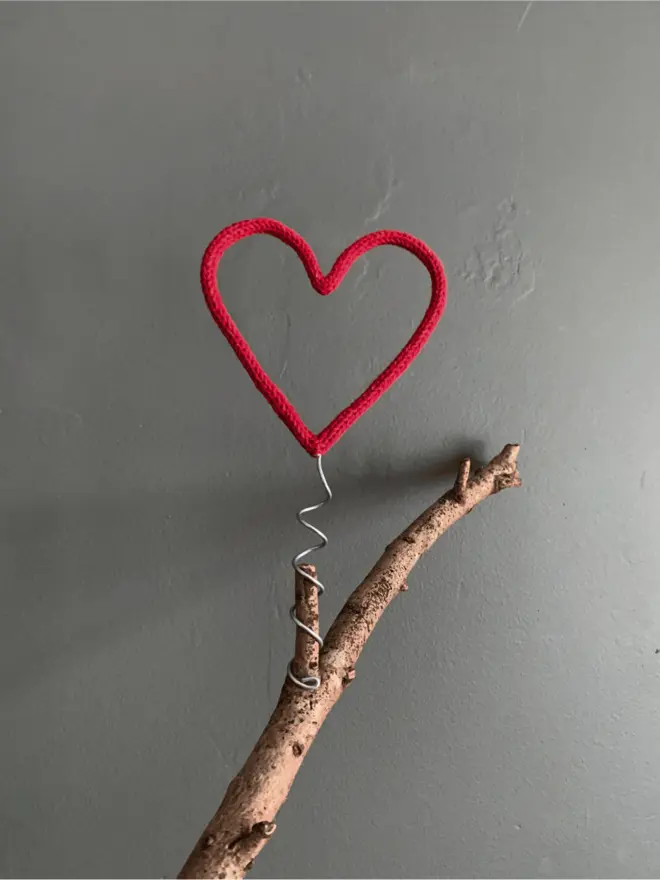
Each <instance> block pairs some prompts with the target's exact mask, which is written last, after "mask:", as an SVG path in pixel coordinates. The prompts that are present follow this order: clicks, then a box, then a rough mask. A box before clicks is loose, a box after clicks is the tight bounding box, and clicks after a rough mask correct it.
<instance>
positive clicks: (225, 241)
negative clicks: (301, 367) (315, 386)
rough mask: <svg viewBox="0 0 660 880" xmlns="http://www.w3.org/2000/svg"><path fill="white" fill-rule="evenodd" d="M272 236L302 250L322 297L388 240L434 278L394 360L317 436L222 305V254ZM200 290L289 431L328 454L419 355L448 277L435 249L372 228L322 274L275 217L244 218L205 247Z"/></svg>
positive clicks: (439, 312) (312, 448)
mask: <svg viewBox="0 0 660 880" xmlns="http://www.w3.org/2000/svg"><path fill="white" fill-rule="evenodd" d="M258 234H262V235H272V236H273V237H274V238H278V239H279V240H280V241H283V242H284V243H285V244H288V245H289V247H291V248H293V250H294V251H295V252H296V253H297V254H298V256H299V257H300V260H301V261H302V264H303V266H304V267H305V271H306V272H307V275H308V277H309V280H310V281H311V284H312V287H313V288H314V290H315V291H316V292H317V293H320V294H321V296H328V294H330V293H332V292H333V290H335V289H336V288H337V287H338V286H339V284H340V283H341V281H342V280H343V278H344V276H345V275H346V273H347V272H348V270H349V269H350V268H351V266H352V265H353V263H354V262H355V260H357V258H358V257H359V256H361V255H362V254H364V253H366V252H367V251H370V250H372V249H373V248H375V247H380V245H384V244H390V245H394V246H395V247H400V248H403V249H404V250H406V251H410V253H411V254H414V255H415V256H416V257H417V259H418V260H420V261H421V262H422V263H423V264H424V266H426V269H427V270H428V273H429V275H430V276H431V302H430V303H429V306H428V308H427V309H426V312H425V313H424V317H423V318H422V320H421V322H420V324H419V326H418V327H417V329H416V330H415V332H414V333H413V335H412V336H411V337H410V339H409V340H408V342H407V343H406V344H405V345H404V347H403V348H402V349H401V351H400V352H399V354H398V355H397V356H396V357H395V358H394V360H393V361H392V362H391V363H390V364H389V365H388V366H387V367H385V369H384V370H383V372H382V373H381V374H380V375H379V376H377V377H376V378H375V379H374V381H373V382H372V383H371V385H369V387H368V388H367V389H366V391H363V392H362V394H361V395H360V396H359V397H358V398H356V399H355V400H354V401H353V403H351V404H350V405H349V406H347V407H346V409H344V410H342V411H341V412H340V413H339V415H338V416H336V417H335V418H334V419H333V420H332V421H331V422H330V424H329V425H328V426H327V427H326V428H324V429H323V430H322V431H321V433H320V434H314V433H312V431H310V430H309V428H308V427H307V425H306V424H305V423H304V422H303V420H302V419H301V418H300V416H299V415H298V413H297V412H296V410H295V407H294V406H293V404H291V402H290V401H289V400H288V399H287V398H286V397H285V395H284V394H283V393H282V391H281V390H280V389H279V388H278V387H277V385H276V384H275V383H274V382H273V380H272V379H271V378H270V377H269V376H268V375H267V374H266V373H265V371H264V370H263V368H262V366H261V364H260V363H259V361H258V360H257V359H256V357H255V356H254V353H253V352H252V349H251V348H250V346H249V345H248V344H247V342H246V341H245V339H244V338H243V335H242V334H241V332H240V330H239V329H238V327H237V326H236V324H235V323H234V321H233V320H232V318H231V316H230V314H229V312H228V311H227V308H226V306H225V304H224V301H223V299H222V296H221V295H220V291H219V289H218V284H217V280H216V275H217V269H218V264H219V262H220V260H221V258H222V255H223V254H224V252H225V251H226V250H228V249H229V248H230V247H231V246H232V245H233V244H236V242H237V241H240V240H241V239H242V238H247V237H248V236H250V235H258ZM201 280H202V289H203V291H204V297H205V299H206V304H207V305H208V307H209V309H210V311H211V314H212V315H213V318H214V319H215V322H216V324H217V325H218V327H219V328H220V330H222V333H223V334H224V336H225V338H226V339H227V341H228V342H229V344H230V345H231V347H232V348H233V349H234V351H235V352H236V354H237V356H238V359H239V360H240V362H241V363H242V364H243V366H244V367H245V369H246V370H247V372H248V374H249V375H250V378H251V379H252V381H253V382H254V384H255V385H256V386H257V388H258V389H259V391H261V393H262V394H263V396H264V397H265V398H266V400H267V401H268V403H269V404H270V405H271V406H272V408H273V409H274V410H275V412H276V413H277V415H278V416H279V417H280V419H282V421H283V422H284V424H285V425H286V426H287V428H288V429H289V430H290V431H291V433H292V434H293V436H294V437H295V438H296V440H297V441H298V443H300V445H301V446H302V447H303V449H306V450H307V452H309V454H310V455H324V454H325V453H326V452H327V451H328V450H329V449H330V448H331V447H332V446H334V444H335V443H336V442H337V440H339V438H340V437H341V436H342V434H343V433H344V431H346V430H348V428H350V427H351V425H352V424H353V423H354V422H355V421H357V419H359V418H360V416H361V415H363V414H364V413H365V412H366V411H367V410H368V409H369V407H371V406H372V405H373V404H374V403H375V402H376V401H377V400H378V398H379V397H380V396H381V394H383V393H384V392H385V391H387V389H388V388H389V387H390V386H391V385H392V384H393V383H394V382H396V380H397V379H398V378H399V376H400V375H401V374H402V373H403V372H404V370H406V369H407V368H408V367H409V366H410V364H411V363H412V362H413V361H414V359H415V358H416V357H417V355H418V354H419V353H420V351H421V350H422V348H423V347H424V345H425V344H426V343H427V342H428V339H429V337H430V335H431V333H432V332H433V330H434V329H435V326H436V324H437V323H438V321H439V320H440V318H441V316H442V313H443V311H444V308H445V301H446V293H447V281H446V278H445V272H444V269H443V267H442V263H441V262H440V260H439V259H438V257H437V256H436V255H435V254H434V253H433V251H432V250H431V249H430V248H429V247H428V246H427V245H425V244H424V242H422V241H420V240H419V239H417V238H414V236H412V235H408V234H407V233H405V232H398V231H396V230H382V231H380V232H371V233H370V234H369V235H365V236H363V237H362V238H359V239H358V240H357V241H354V242H353V244H351V245H349V246H348V247H347V248H346V250H345V251H344V252H343V253H341V254H340V255H339V256H338V257H337V259H336V261H335V264H334V266H333V267H332V269H331V270H330V272H329V273H328V274H327V275H324V274H323V273H322V272H321V269H320V267H319V264H318V261H317V259H316V256H315V254H314V251H313V250H312V249H311V247H310V246H309V245H308V244H307V242H306V241H305V239H304V238H302V237H301V236H300V235H298V233H297V232H294V230H293V229H289V227H288V226H285V225H284V224H283V223H280V222H279V221H277V220H270V219H268V218H265V217H261V218H257V219H254V220H241V221H239V222H238V223H233V224H232V225H231V226H227V227H226V228H225V229H223V230H222V232H219V233H218V235H216V237H215V238H214V239H213V241H212V242H211V243H210V245H209V246H208V247H207V249H206V251H205V253H204V258H203V259H202V268H201Z"/></svg>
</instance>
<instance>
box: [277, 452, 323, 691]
mask: <svg viewBox="0 0 660 880" xmlns="http://www.w3.org/2000/svg"><path fill="white" fill-rule="evenodd" d="M321 459H322V456H321V455H317V456H316V467H317V470H318V472H319V477H320V479H321V483H322V484H323V488H324V489H325V498H324V499H323V501H321V502H319V503H318V504H314V505H312V506H311V507H303V508H302V510H299V511H298V513H297V514H296V517H297V519H298V522H299V523H300V525H301V526H304V527H305V528H306V529H309V531H310V532H314V534H315V535H317V536H318V537H319V538H320V543H318V544H314V546H313V547H308V548H307V549H306V550H302V551H301V552H300V553H297V554H296V555H295V556H294V557H293V559H292V560H291V565H292V566H293V568H294V570H295V571H296V572H297V573H298V574H299V575H300V576H301V577H302V578H304V579H305V580H306V581H309V583H310V584H314V586H315V587H316V589H317V591H318V594H319V596H322V595H323V593H324V592H325V587H324V586H323V584H322V583H321V581H320V580H318V578H315V577H314V576H313V575H311V574H309V572H307V571H305V569H304V568H302V566H301V564H300V563H301V561H302V560H303V559H304V558H305V557H306V556H309V554H310V553H314V552H316V551H317V550H323V548H324V547H327V545H328V539H327V537H326V536H325V535H324V534H323V532H322V531H321V530H320V529H317V528H316V526H313V525H312V524H311V523H310V522H307V520H306V519H304V515H305V514H306V513H312V512H313V511H315V510H320V509H321V508H322V507H325V505H326V504H328V502H330V501H332V490H331V489H330V486H329V485H328V481H327V480H326V478H325V474H324V473H323V463H322V460H321ZM289 614H290V616H291V620H292V621H293V622H294V624H295V625H296V626H297V627H298V629H300V630H302V631H303V632H305V633H307V635H308V636H309V637H310V638H312V639H314V641H315V642H316V643H317V644H318V646H319V648H322V647H323V639H322V638H321V636H320V635H319V634H318V633H317V632H314V630H313V629H310V627H308V626H306V625H305V624H304V623H303V622H302V621H301V620H299V618H298V616H297V614H296V606H295V605H292V606H291V609H290V611H289ZM291 662H293V661H291ZM287 675H288V677H289V678H290V679H291V681H292V682H293V683H294V684H296V685H298V687H301V688H303V689H304V690H306V691H315V690H316V689H317V687H318V686H319V685H320V684H321V679H320V678H319V677H318V675H303V676H302V677H301V678H298V677H297V676H296V675H295V673H294V672H293V670H292V668H291V663H289V666H288V669H287Z"/></svg>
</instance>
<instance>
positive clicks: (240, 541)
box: [0, 438, 485, 689]
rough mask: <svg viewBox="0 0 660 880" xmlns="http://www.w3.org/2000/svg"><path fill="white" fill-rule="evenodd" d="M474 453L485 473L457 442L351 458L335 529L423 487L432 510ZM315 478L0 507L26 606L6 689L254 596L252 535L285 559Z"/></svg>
mask: <svg viewBox="0 0 660 880" xmlns="http://www.w3.org/2000/svg"><path fill="white" fill-rule="evenodd" d="M465 455H470V456H471V457H472V458H473V462H474V465H475V466H476V465H477V464H480V463H482V462H483V461H484V460H485V457H484V449H483V447H482V446H481V445H480V444H474V443H473V444H470V442H469V441H467V440H464V439H462V438H457V439H455V440H453V441H449V442H448V443H447V445H446V446H445V450H444V453H443V455H442V457H441V458H440V457H439V456H429V457H428V458H427V459H426V460H423V461H421V462H420V461H419V460H416V461H415V464H414V466H412V467H411V466H410V463H409V460H408V459H405V458H402V459H401V460H399V461H398V462H397V461H393V460H392V458H391V454H390V453H388V457H385V456H383V457H382V458H378V456H374V457H372V458H371V459H370V460H369V463H368V470H366V471H365V469H364V466H363V465H361V464H360V465H355V466H354V467H353V468H351V465H350V463H347V465H348V466H347V467H346V468H343V470H342V471H341V472H340V473H332V469H330V473H329V478H330V480H331V483H332V487H333V491H334V492H335V494H336V496H337V498H341V500H342V505H341V509H338V507H337V506H336V505H335V507H334V509H332V508H328V511H327V514H326V513H325V512H324V516H325V517H326V518H325V523H326V524H327V526H328V529H329V530H333V529H334V530H335V532H339V531H340V530H341V529H342V528H343V529H350V528H354V527H356V526H357V525H358V523H360V522H361V521H363V520H364V518H365V515H367V516H369V517H371V518H373V517H377V516H378V515H379V512H381V513H382V512H383V510H384V509H389V508H390V505H391V503H392V502H393V501H394V500H397V501H400V499H401V496H402V494H403V493H407V494H408V499H410V493H411V492H412V493H414V494H415V496H417V494H418V490H423V497H420V499H419V501H417V497H415V504H416V506H415V508H414V510H413V515H417V514H418V513H421V512H422V510H423V509H424V507H425V506H427V505H428V504H430V503H432V502H433V501H434V500H435V498H437V497H438V496H439V495H440V494H441V493H442V492H443V491H444V490H445V487H446V484H447V483H448V482H449V483H451V481H452V480H453V478H454V476H455V473H456V466H457V464H458V462H459V461H460V459H461V458H463V457H464V456H465ZM352 471H353V472H352ZM308 476H309V475H308V474H307V472H305V479H304V480H296V481H295V482H293V481H291V480H290V479H288V480H287V478H286V475H282V476H281V477H279V476H278V475H276V474H275V475H273V476H272V477H269V479H268V482H267V484H266V483H264V482H263V481H259V480H258V479H254V480H251V481H250V483H249V484H248V485H237V484H236V482H233V483H231V482H228V483H224V484H223V485H221V486H215V487H213V486H210V487H208V488H198V489H194V490H187V491H181V490H173V491H171V492H168V491H166V490H164V491H162V492H141V493H140V492H138V493H135V494H132V495H129V494H126V495H123V496H118V497H108V496H106V497H98V496H94V497H92V498H84V497H83V498H74V499H65V500H62V499H61V498H58V499H56V500H51V501H47V502H43V503H42V504H41V505H38V504H31V505H30V506H29V507H25V508H22V509H21V508H17V507H16V506H12V507H0V553H2V556H3V565H4V568H5V571H6V573H7V574H6V579H5V583H4V585H3V586H4V594H5V597H4V602H5V603H6V606H7V607H18V605H19V602H20V605H21V607H23V608H24V609H25V611H24V616H23V618H22V623H21V624H20V625H19V627H18V630H17V628H16V620H14V623H13V624H12V626H13V629H12V632H11V633H7V634H6V636H5V638H8V639H10V640H11V642H12V643H13V650H12V658H13V662H12V665H11V668H9V667H8V666H7V665H5V666H4V668H3V669H2V670H1V671H0V687H2V688H3V689H10V688H11V689H14V688H19V689H20V688H21V687H23V686H24V685H25V683H26V682H33V683H35V682H38V681H40V680H41V679H42V678H44V677H45V676H47V675H49V674H50V673H51V672H52V671H53V670H54V669H56V668H58V667H59V666H61V665H64V664H68V663H71V662H75V661H76V660H84V657H86V656H88V655H89V652H90V651H93V650H95V649H96V648H97V647H98V645H99V644H101V643H104V642H105V643H108V642H113V641H115V640H120V639H122V638H126V636H127V634H128V633H131V632H134V631H136V630H140V629H141V628H142V627H144V626H146V625H148V623H149V621H153V620H154V615H155V616H156V617H158V618H161V617H169V616H171V615H172V614H175V613H176V611H177V609H178V608H179V607H180V606H183V605H185V604H186V603H189V602H191V601H193V602H194V601H196V600H199V598H200V597H201V596H203V595H204V594H206V593H209V592H211V591H214V592H216V591H218V590H223V591H225V592H227V591H228V592H231V593H233V592H234V591H238V590H240V591H245V590H248V589H250V585H249V583H248V584H246V583H245V580H246V576H245V573H246V572H247V571H250V570H251V568H252V567H253V558H254V553H255V549H254V546H253V543H252V542H250V541H248V540H247V538H246V536H248V535H254V534H258V535H259V536H260V537H259V551H258V552H259V554H260V556H261V555H262V556H263V558H264V559H268V558H269V557H270V556H272V557H273V558H275V559H278V560H279V559H281V553H282V543H283V540H282V539H283V535H284V534H285V530H287V529H289V528H290V529H292V530H293V529H295V528H296V524H295V518H294V511H296V510H297V509H298V508H299V507H300V505H301V501H302V502H304V501H305V500H308V499H310V493H312V494H311V498H313V497H314V495H313V493H314V492H316V491H317V488H318V487H317V486H316V485H315V484H311V485H310V483H309V479H308ZM280 480H281V482H278V481H280ZM333 518H334V520H335V521H334V524H333ZM405 525H407V523H406V521H405V519H404V520H403V521H402V522H401V528H404V527H405ZM396 528H398V526H397V527H396ZM391 537H395V535H394V534H392V536H391ZM375 549H377V548H375ZM377 555H378V554H377V553H376V552H375V551H374V560H375V558H376V556H377ZM365 573H366V572H365ZM26 594H27V595H26ZM21 626H24V631H23V632H21V631H20V629H21ZM218 626H219V629H221V627H222V621H219V624H218Z"/></svg>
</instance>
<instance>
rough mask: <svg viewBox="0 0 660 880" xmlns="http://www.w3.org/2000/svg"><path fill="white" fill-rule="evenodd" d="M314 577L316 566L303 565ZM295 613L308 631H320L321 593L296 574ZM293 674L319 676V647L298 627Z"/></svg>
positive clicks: (305, 676) (301, 676)
mask: <svg viewBox="0 0 660 880" xmlns="http://www.w3.org/2000/svg"><path fill="white" fill-rule="evenodd" d="M300 568H301V569H303V571H306V572H307V573H308V574H310V575H311V576H312V577H316V566H315V565H301V566H300ZM295 611H296V617H297V618H298V620H299V621H300V622H301V623H302V624H304V625H305V626H306V627H307V628H308V629H311V630H312V631H313V632H315V633H318V631H319V592H318V590H317V589H316V587H315V585H314V584H313V583H312V582H311V581H308V580H307V578H304V577H303V576H302V575H301V574H299V573H298V572H296V579H295ZM292 669H293V674H294V675H295V676H296V677H297V678H299V679H303V680H304V679H305V678H308V677H310V676H316V675H318V674H319V645H318V642H317V641H316V640H315V639H313V638H312V637H311V636H310V635H309V634H308V633H306V632H305V630H304V629H300V628H298V627H296V648H295V654H294V656H293V663H292Z"/></svg>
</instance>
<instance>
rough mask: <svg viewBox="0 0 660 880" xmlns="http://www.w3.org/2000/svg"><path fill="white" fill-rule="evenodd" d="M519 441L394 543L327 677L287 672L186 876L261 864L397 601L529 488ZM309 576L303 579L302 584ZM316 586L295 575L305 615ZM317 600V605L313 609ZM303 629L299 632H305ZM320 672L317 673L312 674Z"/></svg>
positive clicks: (346, 623)
mask: <svg viewBox="0 0 660 880" xmlns="http://www.w3.org/2000/svg"><path fill="white" fill-rule="evenodd" d="M519 449H520V447H519V446H518V445H514V444H509V445H507V446H505V447H504V449H503V450H502V452H500V454H499V455H497V456H495V458H494V459H493V460H492V461H491V462H490V463H489V464H487V465H486V466H485V467H483V468H480V469H479V470H477V471H475V473H474V474H473V475H472V476H470V461H469V459H464V460H463V461H462V462H461V464H460V466H459V470H458V474H457V477H456V481H455V483H454V486H453V488H452V489H450V490H449V491H448V492H446V493H445V494H444V495H443V496H442V497H441V498H440V499H439V500H438V501H436V502H435V504H432V505H431V507H429V508H428V509H427V510H425V511H424V513H422V514H421V516H419V517H418V518H417V519H416V520H415V521H414V522H413V523H412V524H411V525H410V526H408V528H407V529H406V530H405V531H404V532H402V534H401V535H399V537H398V538H396V539H395V540H394V541H393V542H392V543H391V544H390V545H389V546H388V547H387V548H386V550H385V552H384V553H383V555H382V556H381V557H380V559H379V560H378V562H377V563H376V565H375V566H374V567H373V568H372V569H371V571H370V572H369V574H368V575H367V576H366V578H365V579H364V580H363V581H362V583H361V584H360V585H359V586H358V587H357V588H356V589H355V590H354V591H353V593H352V594H351V595H350V596H349V598H348V600H347V602H346V604H345V605H344V607H343V608H342V610H341V611H340V612H339V614H338V615H337V618H336V619H335V621H334V623H333V624H332V626H331V627H330V630H329V631H328V634H327V636H326V638H325V643H324V645H323V648H322V649H321V652H320V656H319V658H318V675H319V676H320V678H321V684H320V686H319V688H318V689H317V690H315V691H304V690H302V689H301V688H299V687H296V685H294V684H293V683H292V682H291V681H290V680H289V679H288V678H287V679H285V682H284V686H283V688H282V692H281V694H280V697H279V700H278V702H277V706H276V707H275V710H274V712H273V714H272V715H271V717H270V720H269V721H268V724H267V725H266V728H265V730H264V731H263V733H262V734H261V736H260V737H259V740H258V742H257V744H256V745H255V747H254V748H253V750H252V752H251V754H250V756H249V757H248V759H247V761H246V762H245V765H244V766H243V768H242V769H241V770H240V771H239V773H238V775H237V776H236V777H235V778H234V779H233V780H232V782H231V783H230V785H229V788H228V789H227V792H226V794H225V797H224V799H223V801H222V803H221V804H220V807H219V808H218V810H217V812H216V814H215V816H214V817H213V818H212V819H211V821H210V822H209V824H208V825H207V827H206V829H205V831H204V833H203V834H202V836H201V837H200V839H199V841H198V842H197V844H196V846H195V848H194V849H193V851H192V853H191V854H190V856H189V857H188V860H187V861H186V863H185V865H184V866H183V868H182V870H181V872H180V874H179V877H180V878H193V877H199V878H221V880H222V878H237V877H243V876H244V875H245V873H246V872H247V871H249V870H250V868H251V867H252V863H253V861H254V859H255V858H256V856H257V855H258V854H259V853H260V852H261V850H262V849H263V847H264V846H265V845H266V843H267V842H268V840H269V839H270V838H271V837H272V835H273V834H274V832H275V829H276V826H275V822H274V819H275V816H276V815H277V812H278V810H279V809H280V807H281V806H282V804H283V803H284V801H285V800H286V797H287V795H288V793H289V790H290V788H291V785H292V784H293V780H294V779H295V777H296V773H297V772H298V770H299V768H300V765H301V764H302V762H303V760H304V757H305V755H306V754H307V751H308V749H309V747H310V746H311V744H312V742H313V741H314V738H315V737H316V734H317V733H318V731H319V728H320V727H321V725H322V724H323V722H324V720H325V718H326V716H327V715H328V713H329V712H330V710H331V709H332V707H333V706H334V705H335V703H336V702H337V700H338V699H339V697H340V696H341V695H342V693H343V691H344V689H345V688H346V687H347V685H348V684H349V683H350V682H351V681H352V680H353V679H354V678H355V664H356V662H357V660H358V657H359V656H360V653H361V651H362V649H363V648H364V645H365V643H366V641H367V639H368V638H369V636H370V635H371V632H372V630H373V629H374V627H375V625H376V623H377V622H378V620H379V619H380V617H381V615H382V614H383V612H384V611H385V609H386V608H387V606H388V605H389V604H390V602H391V601H392V599H394V597H395V596H397V595H398V594H399V593H400V592H401V591H402V590H406V589H408V584H407V578H408V575H409V574H410V572H411V570H412V569H413V567H414V566H415V564H416V563H417V561H418V560H419V558H420V557H421V556H422V555H423V554H424V553H426V551H427V550H428V549H429V548H430V547H431V546H432V545H433V544H434V543H435V541H436V540H437V539H438V538H439V537H440V535H442V534H443V533H444V532H446V531H447V529H448V528H449V527H450V526H451V525H453V524H454V523H455V522H457V521H458V520H459V519H460V518H461V517H463V516H465V515H466V514H467V513H469V512H470V511H471V510H472V509H473V508H474V507H475V506H476V505H477V504H479V503H480V502H481V501H484V500H485V499H486V498H488V497H489V496H490V495H494V494H496V493H497V492H500V491H501V490H502V489H508V488H510V487H512V486H519V485H521V480H520V475H519V474H518V469H517V465H516V461H517V457H518V452H519ZM301 581H302V583H301ZM308 586H309V585H308V584H306V583H305V581H304V579H302V578H300V579H297V580H296V612H297V614H298V617H299V618H300V619H303V615H307V620H313V619H314V618H315V621H316V622H315V623H314V625H313V626H312V625H311V624H310V626H311V628H312V629H314V630H315V631H316V627H317V626H318V603H316V605H315V603H314V599H313V597H312V596H311V595H310V592H309V589H308ZM314 606H315V607H314ZM298 635H299V636H300V634H298ZM310 643H312V644H315V643H314V640H313V639H311V638H310V637H309V636H306V637H305V638H304V639H303V638H300V639H297V641H296V652H295V658H294V659H295V662H296V664H298V663H300V665H301V671H303V669H302V667H303V666H307V664H312V663H313V661H314V659H315V658H314V656H313V655H314V651H313V648H312V644H310ZM312 674H317V673H316V672H313V673H312Z"/></svg>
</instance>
